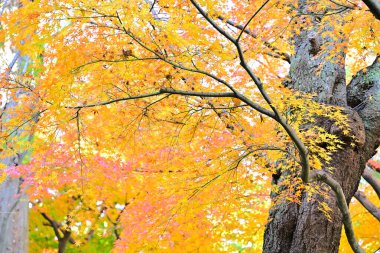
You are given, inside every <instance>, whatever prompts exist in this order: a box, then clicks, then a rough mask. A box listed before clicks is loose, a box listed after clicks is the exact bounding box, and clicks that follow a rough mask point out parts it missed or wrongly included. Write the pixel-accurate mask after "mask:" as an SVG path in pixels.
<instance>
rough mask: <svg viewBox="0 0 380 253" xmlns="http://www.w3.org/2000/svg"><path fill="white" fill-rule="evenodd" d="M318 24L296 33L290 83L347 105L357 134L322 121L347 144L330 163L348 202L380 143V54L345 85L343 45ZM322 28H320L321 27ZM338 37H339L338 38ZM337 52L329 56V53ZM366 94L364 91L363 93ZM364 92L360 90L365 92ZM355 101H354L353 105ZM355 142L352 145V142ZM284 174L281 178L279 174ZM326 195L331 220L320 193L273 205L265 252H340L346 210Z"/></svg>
mask: <svg viewBox="0 0 380 253" xmlns="http://www.w3.org/2000/svg"><path fill="white" fill-rule="evenodd" d="M306 7H307V1H304V0H303V1H300V8H301V12H302V13H306V11H307V10H306ZM312 23H313V24H314V28H313V29H311V30H306V29H305V31H303V32H301V34H300V35H299V36H296V37H295V49H296V53H295V55H294V57H292V59H291V67H290V77H291V81H290V83H288V86H289V87H290V88H293V89H297V90H300V91H303V92H307V93H314V94H317V95H318V96H317V98H316V99H317V101H318V102H321V103H324V104H331V105H338V106H341V107H344V108H345V112H346V114H347V115H348V118H349V120H350V126H351V128H352V134H353V135H354V136H355V138H350V137H347V136H344V135H343V134H342V133H340V130H339V129H337V128H336V127H335V126H334V124H333V122H328V121H326V120H323V119H321V120H320V122H318V124H319V125H320V126H322V127H324V129H326V130H328V131H329V132H330V133H334V134H336V135H338V136H339V137H340V138H341V139H342V140H343V141H344V142H345V143H346V145H345V146H344V147H343V149H342V150H339V151H337V152H336V153H335V154H334V155H333V161H332V164H330V166H333V167H335V171H333V173H332V174H331V176H332V177H333V178H334V179H335V180H336V181H337V182H339V183H340V185H341V186H342V189H343V192H344V194H345V196H346V201H347V203H349V202H350V200H351V198H352V197H353V195H354V194H355V192H356V190H357V187H358V185H359V181H360V178H361V175H362V173H363V170H364V168H365V163H366V162H367V161H368V159H370V158H371V157H372V156H373V155H374V154H375V149H376V147H377V146H378V145H379V143H380V63H379V58H377V59H376V60H375V62H374V63H373V64H372V66H370V67H369V68H368V71H367V72H365V73H364V72H359V73H358V74H357V75H356V76H355V77H354V78H353V80H352V81H351V83H350V85H349V86H348V88H347V86H346V80H345V73H346V70H345V64H344V57H345V55H344V53H343V51H337V50H335V48H333V47H334V43H331V42H333V41H332V38H329V37H327V38H323V37H322V36H321V31H323V30H328V29H332V28H331V27H323V29H319V28H320V27H318V25H319V24H318V21H317V20H313V21H312ZM317 31H318V32H317ZM326 42H330V46H329V47H330V48H328V50H326V52H324V51H321V50H322V49H321V47H322V45H323V44H324V43H326ZM335 42H339V39H338V40H336V41H335ZM332 52H337V53H336V55H335V57H334V58H332V59H331V60H329V58H328V57H329V54H331V53H332ZM361 94H362V95H361ZM360 95H361V96H360ZM351 106H352V107H351ZM353 142H354V143H355V146H354V147H352V146H351V144H352V143H353ZM280 180H281V179H280ZM329 195H330V198H329V199H328V200H327V204H328V206H329V207H330V208H331V209H332V210H331V220H330V221H329V220H328V219H327V218H326V216H325V214H324V213H323V212H322V211H320V209H319V206H318V202H319V201H326V200H323V199H316V200H314V201H307V195H306V194H304V195H303V196H302V197H301V204H300V205H298V204H295V203H282V204H280V205H276V206H273V207H272V208H271V210H270V213H269V222H268V224H267V226H266V230H265V235H264V247H263V251H264V252H268V253H269V252H270V253H275V252H294V253H295V252H299V253H301V252H302V253H305V252H315V253H319V252H328V253H334V252H338V249H339V242H340V237H341V231H342V215H341V212H340V210H339V208H338V206H337V203H336V199H335V195H334V192H332V191H330V192H329Z"/></svg>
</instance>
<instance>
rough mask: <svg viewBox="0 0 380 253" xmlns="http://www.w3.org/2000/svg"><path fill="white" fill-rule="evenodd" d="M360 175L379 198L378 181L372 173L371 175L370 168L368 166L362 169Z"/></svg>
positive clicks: (379, 184) (379, 188)
mask: <svg viewBox="0 0 380 253" xmlns="http://www.w3.org/2000/svg"><path fill="white" fill-rule="evenodd" d="M362 177H363V178H364V179H365V181H367V182H368V183H369V184H370V185H371V186H372V188H373V189H374V190H375V192H376V194H377V196H378V197H379V199H380V182H379V180H377V178H376V177H375V176H374V175H372V173H371V170H370V169H369V168H368V167H366V168H365V169H364V172H363V175H362Z"/></svg>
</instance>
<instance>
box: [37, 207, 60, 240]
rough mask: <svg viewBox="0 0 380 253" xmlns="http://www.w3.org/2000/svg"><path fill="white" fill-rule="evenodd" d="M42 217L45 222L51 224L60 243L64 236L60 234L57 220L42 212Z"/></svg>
mask: <svg viewBox="0 0 380 253" xmlns="http://www.w3.org/2000/svg"><path fill="white" fill-rule="evenodd" d="M41 215H42V217H44V218H45V220H47V221H48V222H49V224H50V226H51V227H52V228H53V230H54V234H55V236H56V237H57V238H58V241H59V240H62V236H61V234H60V233H59V224H58V223H57V222H56V221H55V220H53V219H51V218H50V217H49V216H48V215H47V214H46V213H44V212H41Z"/></svg>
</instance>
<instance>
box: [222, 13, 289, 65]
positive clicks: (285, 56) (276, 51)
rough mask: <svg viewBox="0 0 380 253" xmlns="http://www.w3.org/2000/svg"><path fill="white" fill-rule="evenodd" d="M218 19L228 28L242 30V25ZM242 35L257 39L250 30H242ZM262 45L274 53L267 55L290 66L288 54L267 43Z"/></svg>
mask: <svg viewBox="0 0 380 253" xmlns="http://www.w3.org/2000/svg"><path fill="white" fill-rule="evenodd" d="M218 19H220V20H222V21H224V22H226V23H227V24H228V25H230V26H233V27H235V28H237V29H239V30H243V26H242V25H239V24H236V23H235V22H234V21H232V20H229V19H225V18H224V17H222V16H219V17H218ZM244 33H246V34H248V35H250V36H251V37H252V38H254V39H257V37H258V36H257V34H255V33H254V32H252V31H251V30H249V29H245V30H244ZM263 43H264V45H265V46H266V47H267V48H269V49H270V50H272V51H273V52H274V54H272V53H267V54H268V55H270V56H272V57H275V58H280V59H283V60H284V61H287V62H288V63H289V64H290V55H289V54H288V53H284V52H281V51H280V50H279V49H278V48H276V47H275V46H272V44H271V43H269V42H268V41H263Z"/></svg>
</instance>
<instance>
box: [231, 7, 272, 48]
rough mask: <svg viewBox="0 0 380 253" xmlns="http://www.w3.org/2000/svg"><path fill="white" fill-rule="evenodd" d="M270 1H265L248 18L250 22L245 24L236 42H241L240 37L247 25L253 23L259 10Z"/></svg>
mask: <svg viewBox="0 0 380 253" xmlns="http://www.w3.org/2000/svg"><path fill="white" fill-rule="evenodd" d="M268 2H269V0H267V1H265V2H264V3H263V4H262V5H261V6H260V8H259V9H258V10H257V11H256V12H255V13H254V14H253V15H252V17H251V18H250V19H249V20H248V22H247V23H246V24H245V26H244V27H243V28H242V29H241V32H240V34H239V36H238V37H237V39H236V42H239V41H240V38H241V36H242V35H243V33H244V31H245V29H246V28H247V26H248V25H249V23H251V21H252V20H253V19H254V18H255V17H256V16H257V14H259V12H260V11H261V10H262V9H263V8H264V6H265V5H266V4H267V3H268Z"/></svg>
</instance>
